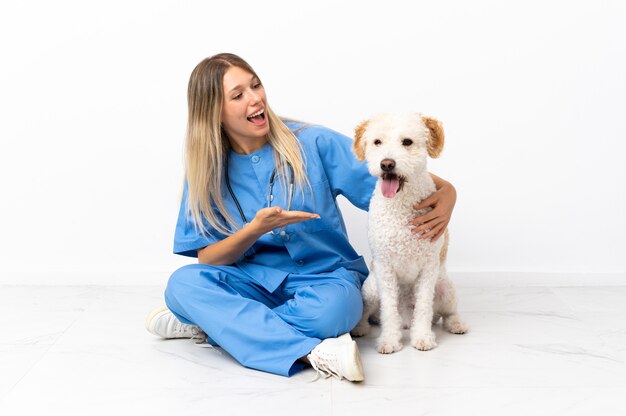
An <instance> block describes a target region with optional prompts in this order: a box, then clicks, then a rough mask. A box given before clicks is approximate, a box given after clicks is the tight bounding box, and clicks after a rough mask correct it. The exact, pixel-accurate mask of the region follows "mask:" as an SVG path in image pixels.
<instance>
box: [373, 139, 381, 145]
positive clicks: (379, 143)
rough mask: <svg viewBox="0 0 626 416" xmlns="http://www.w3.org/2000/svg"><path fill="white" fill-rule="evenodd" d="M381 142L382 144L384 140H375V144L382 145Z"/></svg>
mask: <svg viewBox="0 0 626 416" xmlns="http://www.w3.org/2000/svg"><path fill="white" fill-rule="evenodd" d="M381 144H382V141H380V139H376V140H374V146H380V145H381Z"/></svg>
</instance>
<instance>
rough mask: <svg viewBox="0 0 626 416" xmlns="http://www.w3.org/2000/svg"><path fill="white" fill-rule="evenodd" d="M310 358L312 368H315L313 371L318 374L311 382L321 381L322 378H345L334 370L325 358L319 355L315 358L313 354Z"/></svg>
mask: <svg viewBox="0 0 626 416" xmlns="http://www.w3.org/2000/svg"><path fill="white" fill-rule="evenodd" d="M308 358H309V362H310V363H311V367H313V369H314V370H315V371H316V373H317V374H316V375H315V378H314V379H313V380H311V381H310V382H311V383H312V382H314V381H317V380H319V379H320V377H323V378H329V377H334V378H336V379H338V380H341V379H342V378H343V377H342V375H341V374H339V373H338V372H337V371H336V370H333V368H332V365H331V364H329V363H328V361H326V360H325V359H324V357H321V356H319V355H316V356H313V355H312V354H310V355H309V357H308Z"/></svg>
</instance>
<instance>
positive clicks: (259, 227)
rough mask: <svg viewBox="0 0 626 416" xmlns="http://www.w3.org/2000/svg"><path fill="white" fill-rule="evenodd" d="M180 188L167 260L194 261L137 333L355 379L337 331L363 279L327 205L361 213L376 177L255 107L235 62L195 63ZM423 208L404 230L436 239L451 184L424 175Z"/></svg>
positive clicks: (313, 133) (328, 136)
mask: <svg viewBox="0 0 626 416" xmlns="http://www.w3.org/2000/svg"><path fill="white" fill-rule="evenodd" d="M188 105H189V120H188V130H187V142H186V166H185V169H186V181H185V185H184V191H183V199H182V203H181V207H180V213H179V217H178V223H177V225H176V233H175V237H174V252H175V253H177V254H181V255H185V256H190V257H197V258H198V264H191V265H188V266H185V267H182V268H181V269H179V270H177V271H175V272H174V273H173V274H172V276H171V278H170V280H169V282H168V285H167V288H166V291H165V302H166V305H167V307H163V308H159V309H156V310H154V311H153V312H152V313H151V314H150V315H149V316H148V318H147V320H146V328H147V329H148V330H149V331H150V332H152V333H153V334H155V335H158V336H161V337H163V338H184V337H189V338H191V337H194V336H196V335H198V334H200V335H203V336H205V337H206V338H207V342H209V343H211V344H213V345H219V346H220V347H221V348H223V349H224V350H225V351H227V352H228V353H229V354H231V355H232V356H233V357H234V358H235V359H236V360H237V361H239V362H240V363H241V364H243V365H244V366H246V367H250V368H254V369H257V370H262V371H266V372H270V373H274V374H279V375H283V376H290V375H292V374H294V373H296V372H298V371H299V370H301V369H302V368H303V367H304V366H305V365H307V364H310V365H312V366H313V367H314V368H315V369H316V370H317V372H318V374H320V375H323V376H325V377H327V376H334V377H337V378H339V379H342V378H345V379H347V380H351V381H360V380H363V368H362V365H361V361H360V357H359V351H358V348H357V345H356V343H355V342H354V341H353V340H352V339H351V338H350V335H349V334H348V333H349V331H350V330H351V329H352V328H353V327H354V326H355V325H356V324H357V322H358V321H359V319H360V317H361V313H362V298H361V293H360V287H361V284H362V282H363V281H364V280H365V278H366V277H367V274H368V270H367V267H366V265H365V262H364V260H363V257H361V256H359V255H358V254H357V253H356V252H355V250H354V249H353V248H352V246H351V245H350V243H349V241H348V236H347V234H346V229H345V226H344V223H343V219H342V217H341V213H340V211H339V209H338V207H337V204H336V202H335V198H336V197H337V195H339V194H341V195H344V196H345V197H346V198H347V199H348V200H349V201H350V202H351V203H353V204H354V205H355V206H357V207H359V208H361V209H363V210H367V209H368V205H369V200H370V197H371V195H372V191H373V189H374V185H375V183H376V178H374V177H372V176H370V174H369V173H368V171H367V169H366V167H365V165H364V164H362V163H360V162H358V161H357V160H356V158H355V157H354V156H353V154H352V152H351V145H352V141H351V140H350V139H349V138H347V137H345V136H343V135H341V134H339V133H336V132H334V131H332V130H329V129H326V128H322V127H318V126H311V125H305V124H302V123H296V122H285V121H283V120H281V119H280V118H279V117H277V116H276V115H275V114H274V113H273V111H272V110H271V108H270V107H269V105H268V103H267V97H266V95H265V90H264V88H263V84H262V83H261V80H260V79H259V77H258V76H257V74H256V73H255V72H254V70H253V69H252V68H251V67H250V65H248V64H247V63H246V62H245V61H244V60H243V59H241V58H240V57H238V56H236V55H233V54H218V55H215V56H212V57H210V58H207V59H205V60H203V61H202V62H200V63H199V64H198V65H197V66H196V68H195V69H194V70H193V72H192V74H191V77H190V80H189V87H188ZM434 179H435V182H436V184H437V188H438V192H436V193H435V194H434V195H433V197H432V198H431V199H429V200H427V201H425V203H424V204H425V206H427V205H430V206H432V207H433V208H434V209H433V211H431V212H430V213H429V216H428V218H419V217H418V218H416V220H415V221H416V222H415V224H419V223H424V224H423V225H421V226H420V227H423V228H428V229H430V232H429V234H428V235H427V236H429V237H434V238H438V236H439V235H441V233H442V232H443V231H444V229H445V227H446V225H447V223H448V221H449V219H450V216H451V213H452V209H453V207H454V203H455V199H456V193H455V190H454V187H452V185H450V184H449V183H447V182H446V181H443V180H441V179H440V178H437V177H434Z"/></svg>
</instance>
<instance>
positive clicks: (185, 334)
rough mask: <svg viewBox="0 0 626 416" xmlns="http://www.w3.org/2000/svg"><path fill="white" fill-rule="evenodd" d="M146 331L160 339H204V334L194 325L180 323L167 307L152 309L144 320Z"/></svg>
mask: <svg viewBox="0 0 626 416" xmlns="http://www.w3.org/2000/svg"><path fill="white" fill-rule="evenodd" d="M146 329H147V330H148V332H150V333H151V334H154V335H156V336H158V337H161V338H197V339H202V338H204V339H206V335H205V333H204V332H203V331H202V330H201V329H200V328H199V327H197V326H195V325H187V324H184V323H182V322H180V321H179V320H178V319H176V317H175V316H174V314H173V313H172V311H170V310H169V309H168V308H167V306H161V307H158V308H156V309H154V310H153V311H152V312H150V314H149V315H148V317H147V318H146Z"/></svg>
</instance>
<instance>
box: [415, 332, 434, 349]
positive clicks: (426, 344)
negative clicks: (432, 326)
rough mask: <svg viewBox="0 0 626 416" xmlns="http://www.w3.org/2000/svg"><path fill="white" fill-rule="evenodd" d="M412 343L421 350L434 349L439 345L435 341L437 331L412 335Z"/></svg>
mask: <svg viewBox="0 0 626 416" xmlns="http://www.w3.org/2000/svg"><path fill="white" fill-rule="evenodd" d="M411 345H413V346H414V347H415V348H417V349H418V350H420V351H428V350H432V349H433V348H435V347H436V346H437V342H436V341H435V333H434V332H432V331H430V332H428V333H426V334H422V335H417V336H415V337H411Z"/></svg>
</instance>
